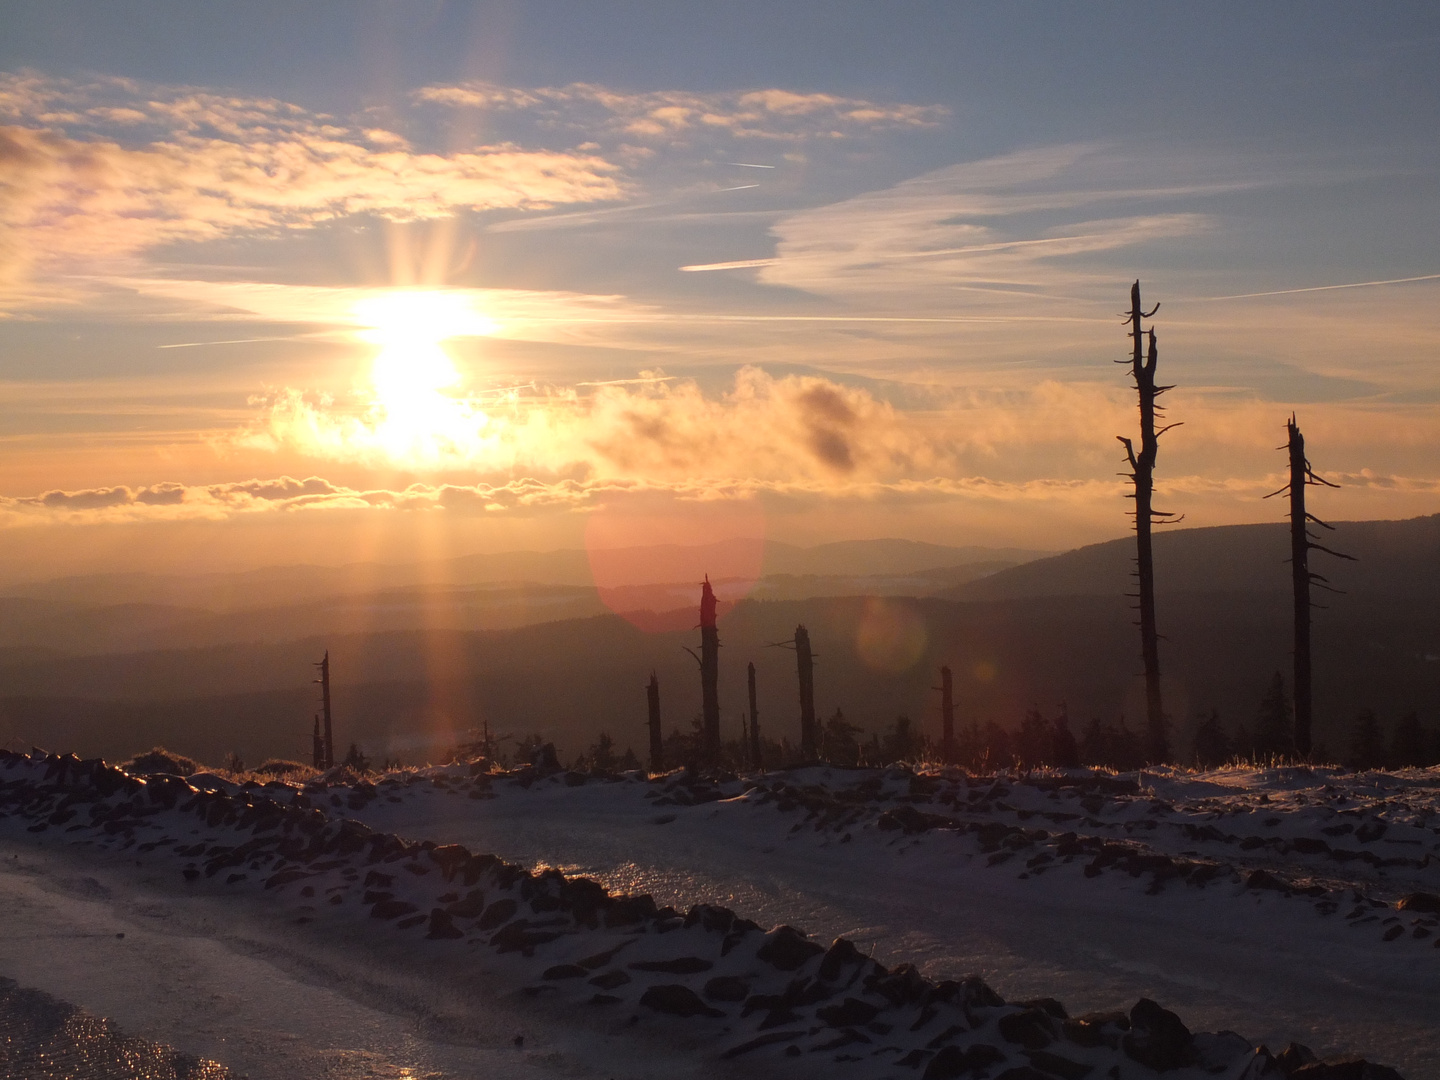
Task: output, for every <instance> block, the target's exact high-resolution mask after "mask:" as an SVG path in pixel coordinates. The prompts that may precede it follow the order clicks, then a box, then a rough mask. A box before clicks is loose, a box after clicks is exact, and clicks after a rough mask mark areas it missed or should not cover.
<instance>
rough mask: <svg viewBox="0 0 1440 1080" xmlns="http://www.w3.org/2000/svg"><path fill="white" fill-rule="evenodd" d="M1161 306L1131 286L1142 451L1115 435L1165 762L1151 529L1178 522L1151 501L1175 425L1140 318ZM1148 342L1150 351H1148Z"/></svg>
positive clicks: (1150, 693)
mask: <svg viewBox="0 0 1440 1080" xmlns="http://www.w3.org/2000/svg"><path fill="white" fill-rule="evenodd" d="M1159 308H1160V305H1159V304H1156V305H1155V307H1153V308H1151V309H1150V310H1149V311H1144V310H1142V308H1141V304H1140V282H1138V281H1137V282H1135V284H1134V285H1132V286H1131V287H1130V313H1129V315H1128V316H1127V317H1126V321H1127V322H1128V323H1129V324H1130V336H1131V337H1132V338H1133V339H1134V354H1133V356H1132V358H1131V361H1130V363H1131V372H1132V374H1133V375H1134V377H1135V390H1136V392H1137V393H1138V394H1139V398H1140V452H1139V453H1138V454H1137V453H1136V452H1135V446H1134V444H1133V443H1132V442H1131V441H1130V440H1129V439H1127V438H1125V437H1124V436H1123V435H1121V436H1116V437H1117V438H1118V439H1119V440H1120V442H1121V443H1122V444H1124V446H1125V457H1126V459H1127V460H1128V461H1129V463H1130V479H1131V480H1133V481H1134V484H1135V493H1134V495H1133V496H1132V498H1134V500H1135V563H1136V574H1135V576H1136V578H1137V579H1138V582H1139V591H1138V592H1137V594H1136V598H1137V600H1138V607H1139V611H1140V652H1141V656H1142V657H1143V659H1144V662H1145V718H1146V729H1147V736H1148V738H1147V742H1148V746H1147V752H1148V755H1149V759H1150V761H1152V762H1156V763H1158V762H1163V761H1165V760H1166V759H1167V758H1169V756H1170V749H1169V740H1168V739H1167V737H1166V732H1165V703H1164V700H1163V699H1162V697H1161V693H1160V634H1159V631H1158V629H1157V628H1156V624H1155V557H1154V549H1153V545H1152V542H1151V535H1150V533H1151V526H1152V525H1153V524H1155V523H1157V522H1159V523H1161V524H1166V523H1169V522H1173V521H1178V520H1179V518H1177V517H1176V516H1175V515H1174V514H1170V513H1168V512H1166V511H1163V510H1156V509H1155V507H1154V503H1153V501H1152V500H1153V497H1154V493H1155V457H1156V454H1157V453H1158V452H1159V449H1160V436H1161V435H1163V434H1164V433H1165V432H1167V431H1169V430H1170V428H1172V427H1176V426H1177V425H1175V424H1168V425H1166V426H1165V427H1162V428H1160V429H1159V430H1158V431H1157V430H1156V428H1155V419H1156V416H1157V415H1159V414H1160V413H1163V412H1164V409H1163V408H1162V407H1161V406H1159V405H1157V404H1156V399H1158V398H1159V397H1160V395H1161V394H1163V393H1165V391H1167V390H1170V389H1173V388H1172V387H1169V386H1158V385H1156V382H1155V365H1156V362H1157V361H1158V359H1159V350H1158V348H1157V346H1156V343H1155V331H1154V329H1153V328H1152V329H1150V330H1148V331H1146V330H1145V329H1144V328H1143V327H1142V320H1144V319H1148V318H1149V317H1150V316H1152V315H1154V314H1155V312H1156V311H1158V310H1159ZM1147 338H1148V343H1149V349H1148V350H1147V349H1146V348H1145V345H1146V340H1147Z"/></svg>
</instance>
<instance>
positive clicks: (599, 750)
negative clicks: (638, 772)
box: [579, 731, 634, 772]
mask: <svg viewBox="0 0 1440 1080" xmlns="http://www.w3.org/2000/svg"><path fill="white" fill-rule="evenodd" d="M631 756H632V757H633V756H634V755H633V754H632V755H631ZM579 764H581V765H583V766H584V767H586V768H589V769H594V770H596V771H597V772H613V771H614V770H615V768H616V767H617V766H618V765H619V764H620V759H619V757H617V756H616V754H615V740H614V739H612V738H611V737H610V734H609V732H605V731H602V732H600V734H599V735H598V736H596V738H595V742H594V743H592V744H591V746H590V749H589V750H587V751H585V755H584V757H583V758H582V759H581V761H580V762H579Z"/></svg>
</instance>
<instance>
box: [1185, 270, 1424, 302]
mask: <svg viewBox="0 0 1440 1080" xmlns="http://www.w3.org/2000/svg"><path fill="white" fill-rule="evenodd" d="M1437 279H1440V274H1420V275H1418V276H1417V277H1397V278H1386V279H1385V280H1383V281H1351V282H1347V283H1346V284H1344V285H1312V286H1310V287H1309V288H1308V289H1272V290H1271V291H1269V292H1247V293H1236V294H1235V295H1233V296H1192V297H1191V298H1190V302H1191V303H1203V302H1205V301H1207V300H1248V299H1250V298H1251V297H1252V296H1289V295H1290V294H1292V293H1307V292H1329V291H1330V290H1331V289H1363V288H1366V287H1367V286H1370V285H1403V284H1405V283H1406V282H1408V281H1435V280H1437Z"/></svg>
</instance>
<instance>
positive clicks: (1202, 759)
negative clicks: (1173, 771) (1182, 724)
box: [1192, 709, 1235, 769]
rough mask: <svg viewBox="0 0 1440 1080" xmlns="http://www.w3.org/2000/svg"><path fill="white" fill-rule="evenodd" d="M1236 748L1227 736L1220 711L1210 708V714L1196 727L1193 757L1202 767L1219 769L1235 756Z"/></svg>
mask: <svg viewBox="0 0 1440 1080" xmlns="http://www.w3.org/2000/svg"><path fill="white" fill-rule="evenodd" d="M1234 753H1235V750H1234V747H1233V746H1232V744H1231V742H1230V740H1229V739H1228V738H1226V736H1225V728H1224V727H1223V726H1222V725H1221V723H1220V713H1219V711H1218V710H1216V709H1211V710H1210V715H1209V716H1207V717H1206V718H1205V719H1204V720H1202V721H1200V723H1199V725H1198V726H1197V727H1196V728H1195V742H1194V748H1193V754H1192V757H1193V758H1194V760H1195V764H1196V766H1197V767H1199V768H1201V769H1218V768H1219V767H1220V766H1221V765H1224V764H1225V763H1226V762H1227V761H1229V760H1230V758H1231V757H1232V756H1234Z"/></svg>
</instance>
